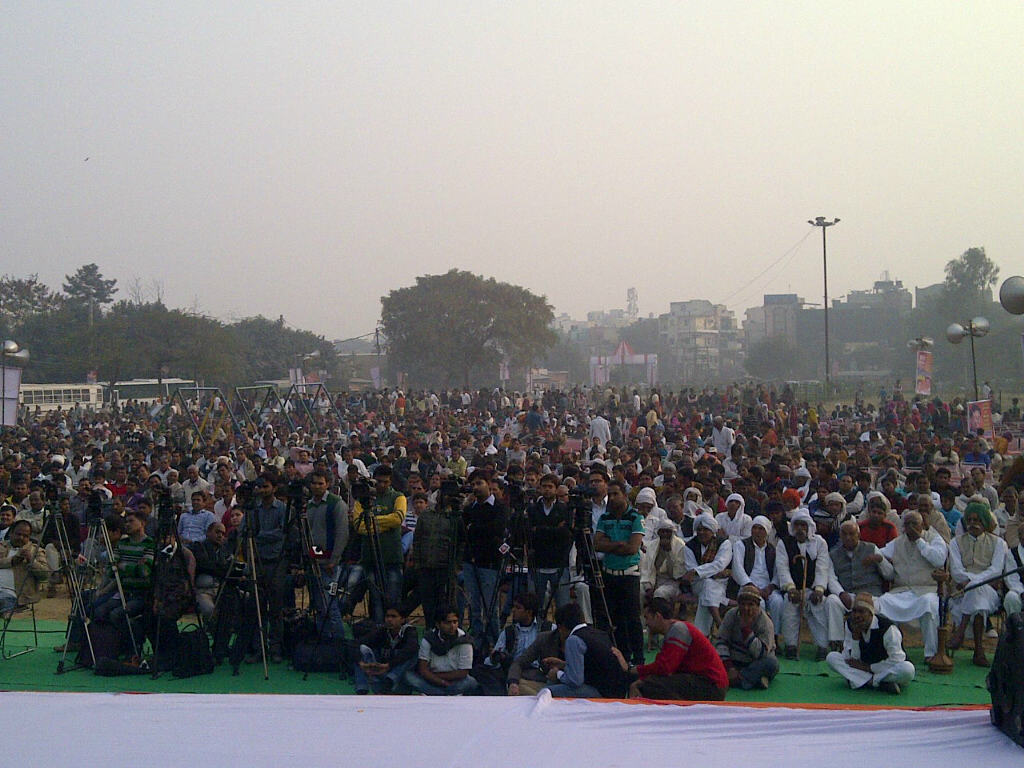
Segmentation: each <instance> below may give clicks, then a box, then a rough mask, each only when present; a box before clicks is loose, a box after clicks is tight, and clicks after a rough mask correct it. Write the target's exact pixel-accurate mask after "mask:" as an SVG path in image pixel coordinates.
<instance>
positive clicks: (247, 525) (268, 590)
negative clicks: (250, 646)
mask: <svg viewBox="0 0 1024 768" xmlns="http://www.w3.org/2000/svg"><path fill="white" fill-rule="evenodd" d="M256 496H257V499H256V507H255V509H253V511H252V513H251V514H246V515H245V517H244V518H243V521H242V527H243V528H244V529H246V531H247V532H252V533H253V534H254V538H255V541H254V543H255V547H256V554H257V556H258V558H259V571H258V573H257V575H258V578H259V590H260V596H261V599H262V600H263V601H264V602H265V603H266V604H267V610H268V612H267V614H265V615H266V616H267V619H266V620H267V622H268V623H269V625H270V632H269V636H270V654H271V660H272V661H273V662H274V663H275V664H279V663H280V662H281V661H283V657H282V655H281V642H282V640H283V638H284V619H283V617H282V613H281V611H282V607H283V603H284V584H285V576H286V575H287V569H288V558H287V557H285V555H284V542H285V531H284V529H285V521H286V518H287V509H286V508H285V505H284V502H283V501H281V500H279V499H277V498H276V497H275V488H274V482H273V480H272V479H271V478H270V476H269V475H266V474H264V475H261V476H260V477H259V479H258V480H257V481H256Z"/></svg>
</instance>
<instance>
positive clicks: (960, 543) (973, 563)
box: [949, 501, 1006, 667]
mask: <svg viewBox="0 0 1024 768" xmlns="http://www.w3.org/2000/svg"><path fill="white" fill-rule="evenodd" d="M963 524H964V531H965V532H964V533H961V534H960V535H959V536H957V537H956V538H954V539H953V540H952V541H951V542H950V543H949V575H950V576H951V577H952V579H953V582H954V583H955V584H956V586H957V587H959V588H960V589H966V588H967V587H972V589H971V590H970V591H969V592H964V593H963V594H962V595H960V596H959V597H955V598H953V599H951V600H950V601H949V610H950V612H951V614H952V616H953V622H954V624H955V625H956V630H955V632H954V634H953V637H952V638H951V639H950V642H949V647H950V650H956V649H957V648H959V647H960V646H961V645H962V644H963V641H964V633H965V631H966V630H967V624H968V622H969V621H970V620H971V619H972V618H973V619H974V625H973V631H974V659H973V661H974V663H975V665H977V666H979V667H987V666H988V659H987V658H986V657H985V648H984V646H983V645H982V643H983V640H984V637H985V620H986V619H987V618H988V617H989V615H990V614H992V613H995V612H996V611H998V610H999V606H1000V601H999V594H998V593H997V592H996V591H995V589H994V588H993V587H992V585H991V584H983V583H982V582H985V581H987V580H988V579H991V578H994V577H996V576H999V574H1001V573H1002V572H1003V564H1004V562H1005V560H1006V542H1005V541H1003V540H1002V539H1001V538H999V537H998V536H996V535H995V533H993V531H994V530H995V527H996V524H995V518H994V517H992V513H991V511H989V508H988V504H986V503H984V502H980V501H972V502H971V503H970V504H968V505H967V507H966V509H964V516H963ZM976 585H977V586H976Z"/></svg>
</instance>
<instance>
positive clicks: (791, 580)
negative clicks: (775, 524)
mask: <svg viewBox="0 0 1024 768" xmlns="http://www.w3.org/2000/svg"><path fill="white" fill-rule="evenodd" d="M813 525H814V521H813V520H811V515H810V513H809V512H808V511H807V510H806V509H803V508H800V509H798V510H797V511H796V512H795V513H794V514H793V517H792V519H791V520H790V521H789V536H787V537H786V538H785V539H783V540H782V541H780V542H778V544H777V545H776V547H775V575H776V578H777V579H778V582H779V584H780V585H781V587H782V591H783V592H785V593H786V598H787V599H786V602H785V605H784V606H783V608H782V637H783V641H784V642H785V644H786V658H787V659H795V658H796V657H797V646H798V645H799V643H800V614H801V612H802V613H803V614H805V615H806V616H807V626H808V627H809V628H810V630H811V635H812V636H813V637H814V644H815V645H816V646H817V649H818V650H817V656H816V660H817V661H824V659H825V656H827V655H828V613H827V610H826V608H825V592H826V590H827V589H828V581H829V577H830V576H831V575H832V561H831V559H830V558H829V554H828V544H826V543H825V540H824V539H823V538H822V537H821V536H819V535H818V534H816V533H812V532H811V531H812V526H813ZM801 607H802V609H803V610H802V611H801Z"/></svg>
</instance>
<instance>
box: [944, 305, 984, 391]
mask: <svg viewBox="0 0 1024 768" xmlns="http://www.w3.org/2000/svg"><path fill="white" fill-rule="evenodd" d="M990 329H991V326H990V325H989V322H988V320H986V319H985V318H984V317H981V316H978V317H972V318H971V319H970V320H968V321H967V325H961V324H960V323H953V324H951V325H950V326H949V327H948V328H947V329H946V338H947V339H948V340H949V343H950V344H959V343H960V342H961V341H963V340H964V338H965V337H970V339H971V374H972V376H973V377H974V399H975V400H978V399H979V398H978V361H977V358H976V357H975V356H974V340H975V339H976V338H977V339H980V338H981V337H982V336H985V335H987V334H988V332H989V330H990Z"/></svg>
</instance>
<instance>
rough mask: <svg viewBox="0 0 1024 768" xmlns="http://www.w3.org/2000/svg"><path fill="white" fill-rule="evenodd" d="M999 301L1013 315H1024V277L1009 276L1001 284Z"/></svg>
mask: <svg viewBox="0 0 1024 768" xmlns="http://www.w3.org/2000/svg"><path fill="white" fill-rule="evenodd" d="M999 303H1000V304H1002V305H1003V309H1005V310H1006V311H1007V312H1009V313H1010V314H1011V315H1024V277H1020V276H1019V275H1016V276H1014V277H1008V278H1006V280H1004V281H1003V284H1002V285H1001V286H999Z"/></svg>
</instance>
